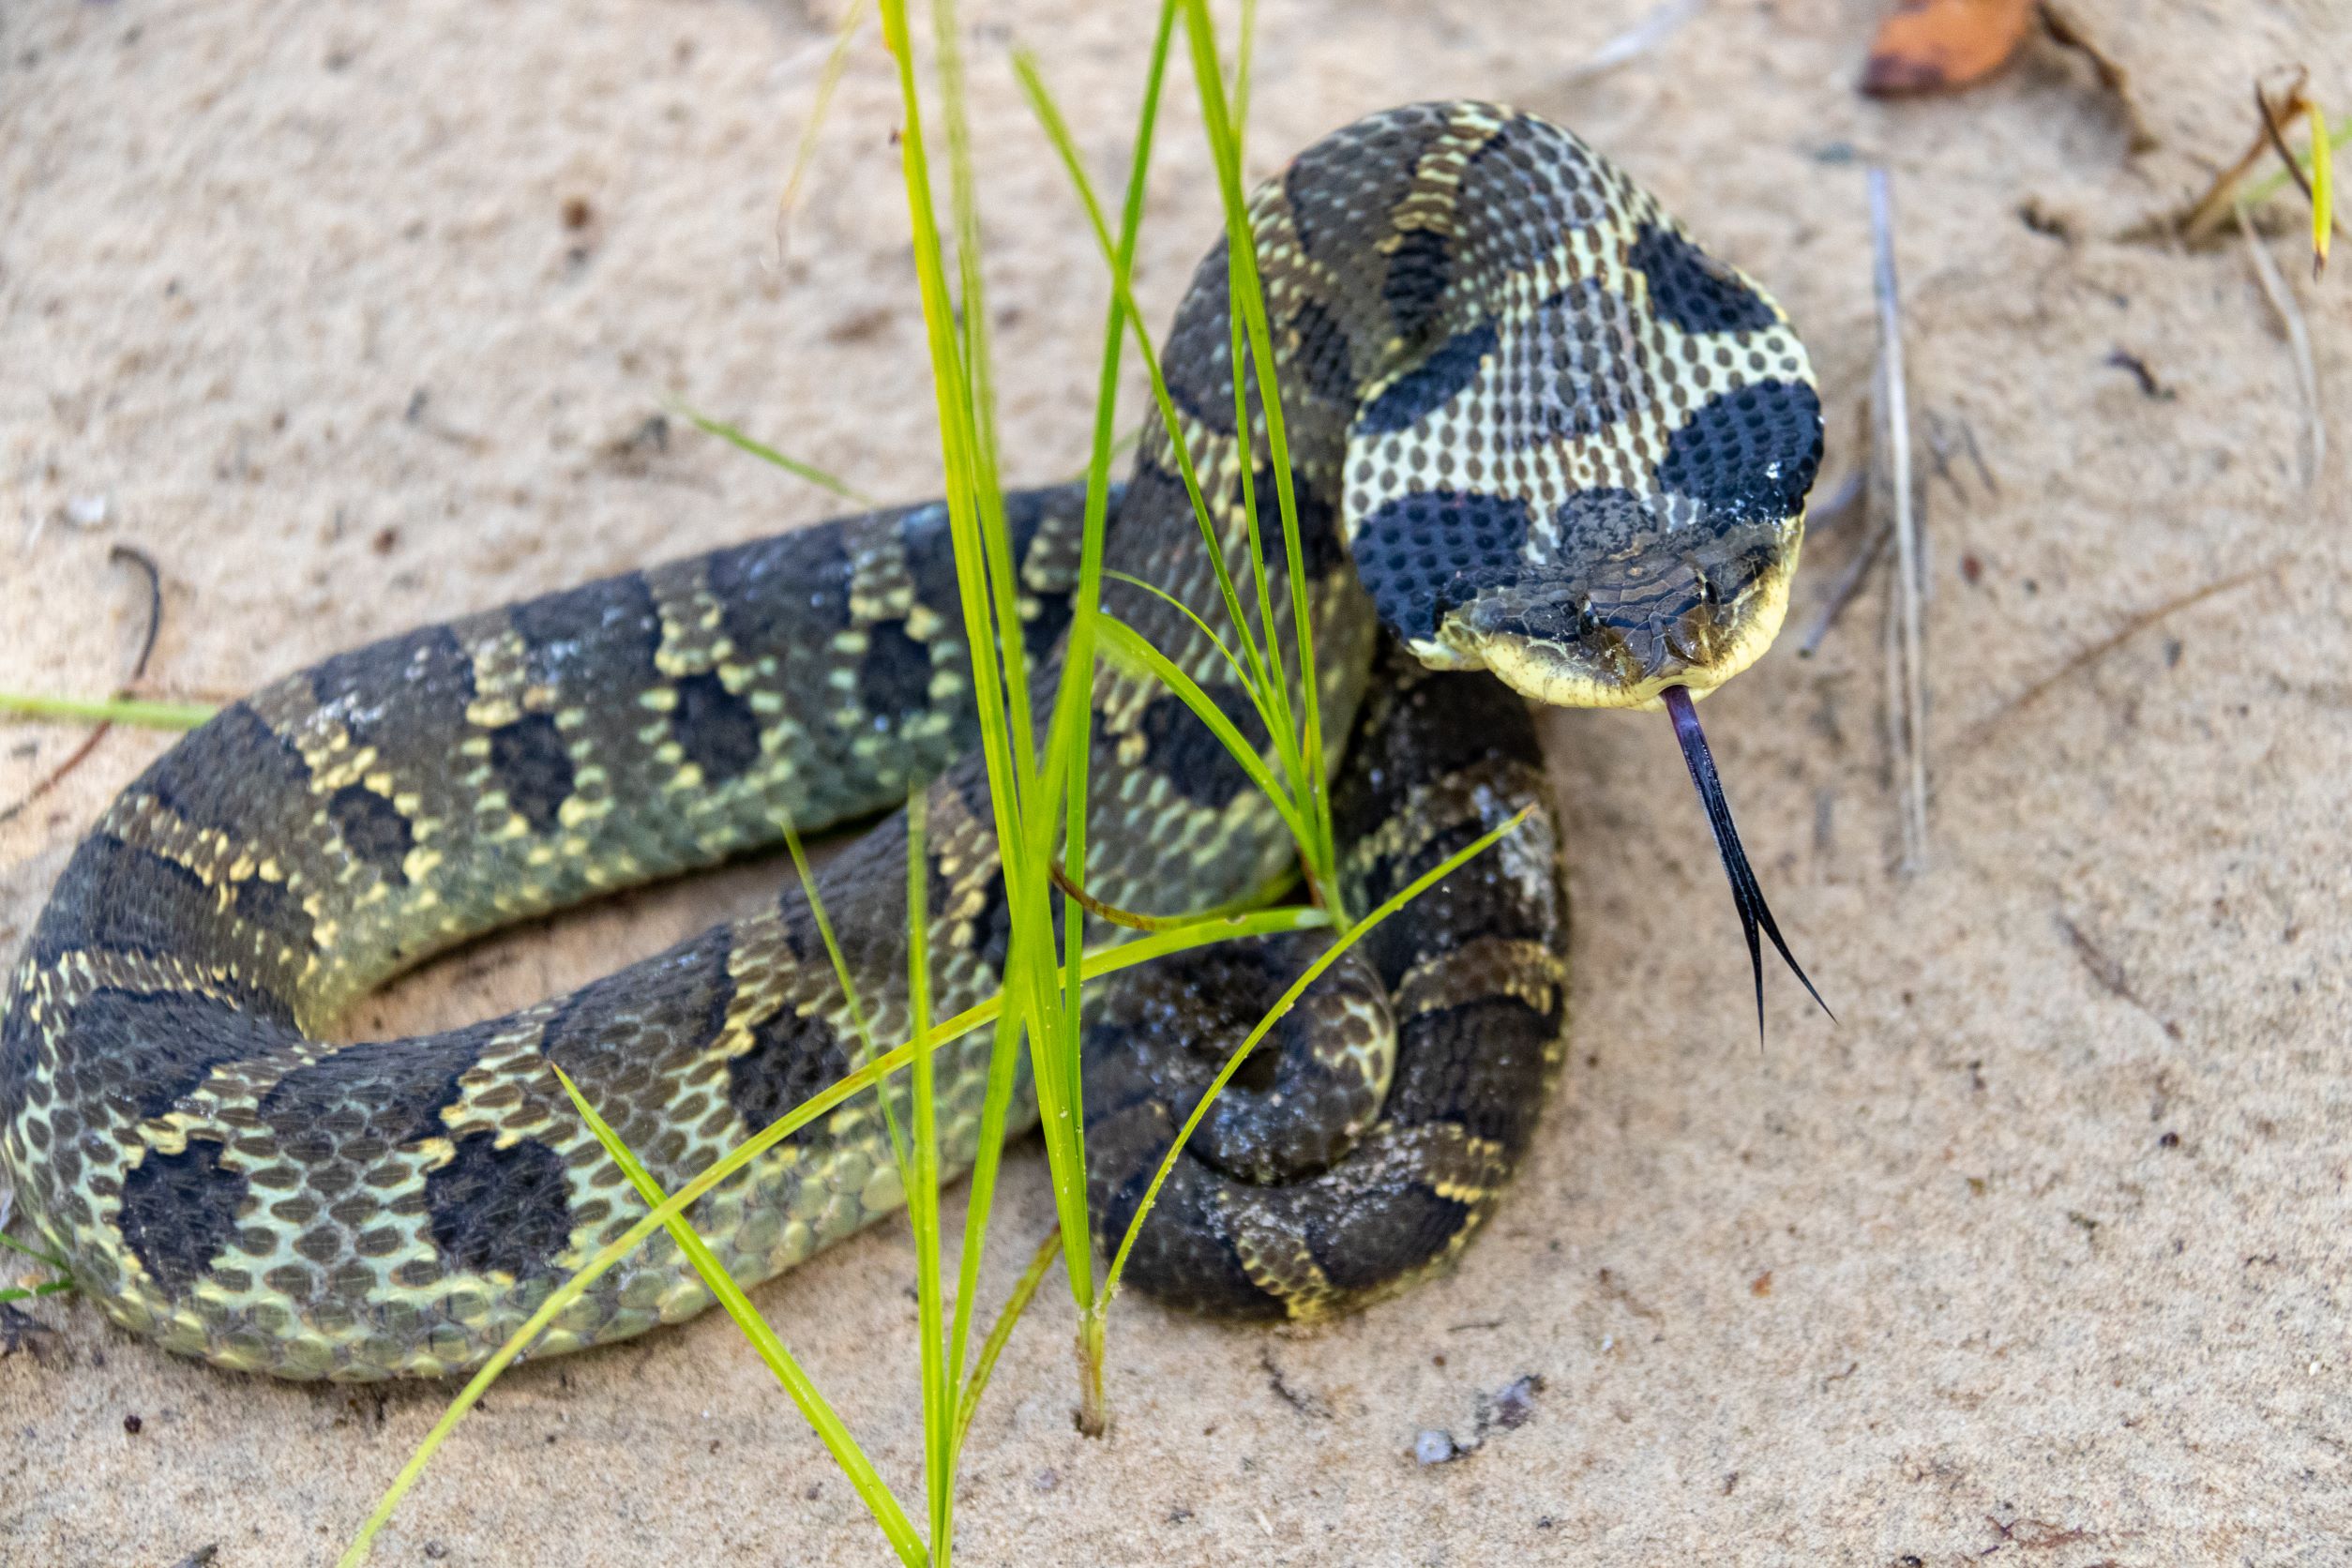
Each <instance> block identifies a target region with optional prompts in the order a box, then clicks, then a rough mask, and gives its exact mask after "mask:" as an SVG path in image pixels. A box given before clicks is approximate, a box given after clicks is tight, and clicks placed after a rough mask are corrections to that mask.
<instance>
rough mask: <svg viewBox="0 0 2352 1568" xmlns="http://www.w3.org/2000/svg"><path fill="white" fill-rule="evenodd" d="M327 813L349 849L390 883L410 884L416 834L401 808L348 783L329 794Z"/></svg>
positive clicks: (357, 785) (362, 785) (371, 791)
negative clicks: (410, 853) (412, 850)
mask: <svg viewBox="0 0 2352 1568" xmlns="http://www.w3.org/2000/svg"><path fill="white" fill-rule="evenodd" d="M494 744H495V743H494V742H493V745H494ZM326 816H327V821H329V822H333V823H334V824H335V831H336V832H337V833H338V834H339V835H341V836H342V839H343V847H344V848H345V849H347V850H349V851H351V852H352V853H353V854H354V855H356V856H358V857H359V858H360V859H361V860H364V861H366V862H367V863H368V864H369V865H370V866H372V867H375V868H376V871H377V874H378V875H380V876H382V877H383V878H384V880H385V881H386V882H398V883H400V884H401V885H403V886H405V885H406V884H407V882H408V870H407V866H406V863H407V860H408V852H409V851H410V850H411V849H412V848H414V847H415V843H416V834H415V829H414V828H412V827H411V826H410V825H409V821H408V819H407V818H406V817H403V816H401V815H400V807H396V806H394V805H393V804H392V803H391V802H390V801H388V800H386V799H384V797H383V796H382V795H380V794H378V793H376V792H374V791H373V790H370V789H369V788H368V786H366V785H365V784H346V785H344V786H343V787H342V788H341V789H339V790H338V791H336V792H334V793H333V794H332V795H330V796H328V797H327V802H326Z"/></svg>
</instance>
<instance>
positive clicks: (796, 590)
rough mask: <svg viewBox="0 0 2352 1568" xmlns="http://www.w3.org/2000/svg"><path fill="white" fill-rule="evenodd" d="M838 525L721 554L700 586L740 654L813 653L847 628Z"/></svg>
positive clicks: (846, 574)
mask: <svg viewBox="0 0 2352 1568" xmlns="http://www.w3.org/2000/svg"><path fill="white" fill-rule="evenodd" d="M841 535H842V525H841V524H840V523H838V522H829V523H820V524H818V525H817V526H816V527H813V528H803V529H798V530H795V531H794V532H792V533H790V534H786V535H782V536H781V537H778V538H774V539H761V540H758V541H756V542H754V543H752V544H747V545H738V546H736V547H735V548H733V549H731V550H719V551H718V552H716V554H714V555H712V556H711V557H710V561H709V565H707V566H706V567H705V569H704V574H703V576H704V580H706V581H707V582H708V583H709V584H710V590H711V596H712V597H713V598H715V599H716V600H717V601H718V603H719V614H720V617H721V620H722V621H723V623H724V624H725V626H726V627H727V635H728V636H729V637H730V638H731V639H733V640H734V643H735V645H736V646H737V647H738V648H790V647H792V646H795V645H800V646H819V645H822V642H823V641H826V640H829V639H830V638H831V637H832V635H833V634H834V633H835V632H837V631H839V630H840V629H841V628H842V627H843V626H848V625H849V624H850V556H849V550H848V549H847V548H846V547H845V546H844V545H843V543H842V536H841Z"/></svg>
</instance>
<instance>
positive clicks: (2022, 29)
mask: <svg viewBox="0 0 2352 1568" xmlns="http://www.w3.org/2000/svg"><path fill="white" fill-rule="evenodd" d="M2033 17H2034V0H1897V4H1896V6H1895V8H1894V10H1893V11H1892V13H1891V14H1890V15H1889V16H1888V17H1887V19H1886V21H1884V22H1882V23H1879V24H1878V36H1877V38H1875V39H1873V40H1872V41H1871V45H1870V63H1869V64H1868V65H1867V66H1865V67H1863V68H1862V91H1863V92H1865V93H1870V94H1872V95H1874V96H1877V97H1892V96H1893V95H1896V94H1901V93H1939V92H1949V91H1951V90H1952V89H1953V88H1955V87H1966V86H1968V84H1970V83H1975V82H1981V81H1983V79H1984V78H1986V77H1988V76H1990V75H1992V74H1993V72H1995V71H1997V70H1998V69H1999V68H2001V67H2002V66H2004V65H2007V64H2008V63H2009V59H2010V56H2011V55H2013V54H2015V53H2017V50H2018V48H2019V46H2021V45H2022V44H2024V42H2025V41H2026V38H2027V37H2028V34H2030V33H2031V32H2032V30H2033Z"/></svg>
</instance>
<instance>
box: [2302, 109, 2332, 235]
mask: <svg viewBox="0 0 2352 1568" xmlns="http://www.w3.org/2000/svg"><path fill="white" fill-rule="evenodd" d="M2305 112H2306V113H2308V114H2309V115H2310V116H2311V275H2312V276H2313V277H2314V278H2317V277H2318V276H2320V274H2322V273H2324V272H2326V271H2327V270H2328V240H2329V236H2330V235H2332V234H2334V233H2335V226H2336V205H2335V184H2336V181H2335V173H2334V164H2335V159H2334V158H2333V157H2332V156H2331V155H2332V153H2333V151H2334V149H2333V148H2331V147H2330V146H2329V144H2328V116H2327V115H2326V114H2325V113H2322V112H2321V110H2320V107H2319V105H2317V104H2315V103H2314V104H2307V105H2305Z"/></svg>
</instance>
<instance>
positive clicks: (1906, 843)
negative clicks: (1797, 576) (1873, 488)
mask: <svg viewBox="0 0 2352 1568" xmlns="http://www.w3.org/2000/svg"><path fill="white" fill-rule="evenodd" d="M1869 188H1870V235H1871V255H1872V268H1871V275H1872V282H1873V289H1874V292H1875V293H1876V294H1877V300H1878V373H1877V379H1876V382H1875V386H1876V395H1875V397H1874V398H1873V400H1872V403H1873V407H1874V408H1875V410H1876V411H1877V430H1875V432H1874V437H1873V441H1872V444H1871V460H1872V464H1873V467H1874V470H1875V471H1877V472H1880V473H1883V474H1884V475H1885V481H1886V482H1885V484H1884V485H1883V486H1882V487H1881V488H1880V490H1879V494H1880V496H1881V497H1883V498H1884V500H1885V503H1886V505H1887V507H1888V510H1889V514H1890V515H1889V519H1888V522H1887V527H1888V528H1889V530H1890V531H1891V532H1892V535H1893V536H1894V558H1895V597H1894V603H1893V606H1892V609H1893V614H1892V616H1891V617H1890V620H1889V623H1888V638H1887V731H1888V735H1889V738H1890V739H1891V740H1892V743H1893V745H1894V747H1895V758H1896V769H1895V776H1896V777H1897V779H1898V780H1899V781H1900V783H1901V787H1902V791H1903V809H1902V823H1903V860H1902V868H1903V869H1904V871H1905V872H1907V873H1913V874H1915V873H1917V872H1918V871H1920V870H1921V869H1922V868H1923V867H1924V866H1925V865H1926V862H1927V671H1926V656H1925V647H1924V641H1923V637H1922V631H1921V627H1920V579H1921V570H1922V561H1921V552H1920V538H1919V505H1918V496H1917V494H1916V492H1915V491H1914V490H1912V481H1911V413H1910V392H1909V387H1908V381H1907V374H1906V372H1905V369H1904V362H1903V299H1902V293H1901V291H1900V289H1899V288H1898V287H1897V286H1896V282H1895V273H1894V196H1893V191H1892V186H1891V183H1890V181H1889V180H1888V178H1887V172H1886V171H1885V170H1884V169H1882V168H1878V167H1876V166H1874V167H1873V168H1872V169H1871V171H1870V187H1869ZM1882 456H1883V457H1884V459H1885V467H1884V469H1883V470H1877V462H1878V460H1879V459H1880V458H1881V457H1882Z"/></svg>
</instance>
